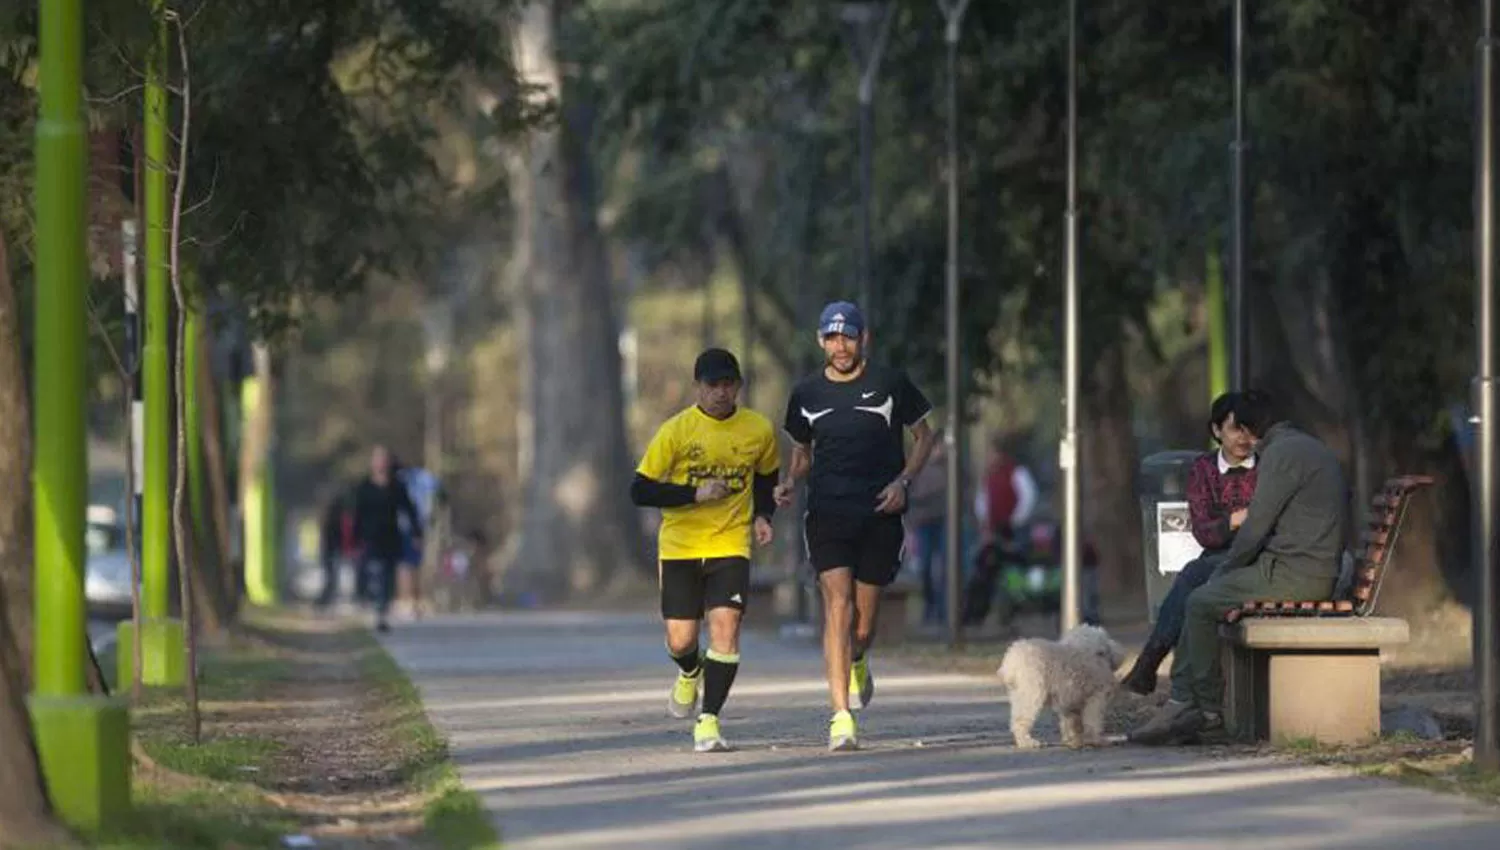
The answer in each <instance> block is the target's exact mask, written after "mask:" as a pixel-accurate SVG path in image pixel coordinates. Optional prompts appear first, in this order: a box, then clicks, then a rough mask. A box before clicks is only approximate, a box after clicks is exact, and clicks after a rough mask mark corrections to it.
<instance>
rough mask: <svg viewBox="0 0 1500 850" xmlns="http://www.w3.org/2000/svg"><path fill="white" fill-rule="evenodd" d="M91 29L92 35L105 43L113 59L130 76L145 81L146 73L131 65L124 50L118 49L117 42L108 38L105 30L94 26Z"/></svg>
mask: <svg viewBox="0 0 1500 850" xmlns="http://www.w3.org/2000/svg"><path fill="white" fill-rule="evenodd" d="M93 29H94V34H95V35H97V36H98V37H99V38H102V39H104V41H105V43H107V44H108V45H109V47H110V49H111V50H113V51H114V53H115V58H116V59H119V60H120V64H121V65H124V66H125V67H126V68H128V69H129V70H130V74H131V76H133V77H135V78H136V79H138V80H144V79H146V72H145V71H142V70H141V69H140V68H137V67H136V66H135V65H133V64H131V62H130V57H128V56H126V55H125V51H124V49H123V48H121V47H120V45H119V43H118V42H116V41H115V40H114V39H112V38H110V37H109V32H108V31H107V30H105V29H104V27H100V26H95V27H94V28H93Z"/></svg>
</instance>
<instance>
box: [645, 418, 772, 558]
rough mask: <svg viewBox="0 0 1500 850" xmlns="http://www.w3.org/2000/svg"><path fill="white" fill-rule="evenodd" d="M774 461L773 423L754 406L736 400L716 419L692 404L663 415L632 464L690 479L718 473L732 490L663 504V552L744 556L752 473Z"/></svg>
mask: <svg viewBox="0 0 1500 850" xmlns="http://www.w3.org/2000/svg"><path fill="white" fill-rule="evenodd" d="M778 468H780V457H779V453H778V451H777V447H776V430H775V428H773V427H772V426H771V420H769V419H767V418H766V417H764V416H762V415H760V414H759V413H756V412H755V411H753V410H748V409H746V408H743V407H737V408H735V411H734V413H732V414H730V416H729V418H728V419H714V418H713V417H712V416H709V415H708V414H706V413H704V412H703V411H702V410H701V409H700V408H699V407H698V406H697V405H693V406H692V407H689V408H688V409H686V410H684V411H682V412H681V413H678V414H677V415H676V416H673V417H672V418H671V419H668V420H667V421H666V422H664V423H663V424H662V426H661V428H659V429H657V431H656V436H654V437H652V438H651V444H650V445H649V446H647V447H646V454H645V456H644V457H642V458H641V463H640V465H639V466H637V467H636V472H639V473H640V474H641V475H644V476H646V477H647V478H650V479H652V480H653V481H660V482H663V483H668V484H689V485H691V486H693V487H697V486H698V485H699V484H701V483H703V482H704V481H706V480H708V479H711V478H721V479H723V480H724V482H725V483H726V484H728V485H729V491H730V492H729V495H728V496H725V497H724V498H722V499H718V500H716V501H712V502H704V503H702V504H692V505H683V506H682V507H677V508H663V509H662V512H661V530H660V532H659V533H658V540H657V548H658V552H659V556H660V557H661V559H662V560H673V559H677V558H734V557H740V558H748V557H750V525H751V519H752V514H753V513H754V510H755V495H754V490H755V487H754V484H755V476H756V475H757V474H759V475H771V474H773V473H775V472H776V470H777V469H778Z"/></svg>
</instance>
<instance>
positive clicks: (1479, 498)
mask: <svg viewBox="0 0 1500 850" xmlns="http://www.w3.org/2000/svg"><path fill="white" fill-rule="evenodd" d="M1480 26H1481V34H1480V38H1479V44H1478V54H1479V55H1478V73H1479V80H1478V81H1477V82H1478V85H1476V86H1475V91H1476V94H1477V95H1478V100H1479V102H1478V103H1477V104H1475V118H1476V120H1477V122H1478V124H1479V126H1478V128H1477V130H1478V132H1477V133H1476V134H1475V142H1476V143H1475V145H1474V184H1475V185H1474V194H1475V198H1474V211H1475V215H1476V218H1477V219H1478V220H1477V221H1476V222H1475V226H1474V260H1475V266H1476V268H1475V272H1476V277H1477V283H1478V286H1477V290H1478V291H1477V292H1476V294H1475V300H1476V302H1477V304H1476V307H1477V309H1476V310H1475V314H1476V317H1475V329H1474V330H1475V335H1476V336H1477V340H1476V345H1475V348H1476V350H1477V352H1478V367H1479V374H1478V376H1477V377H1476V378H1475V380H1474V396H1475V398H1474V410H1475V413H1476V414H1477V416H1478V419H1479V423H1478V424H1479V453H1478V461H1479V462H1478V470H1477V475H1476V476H1475V481H1474V488H1475V490H1476V491H1477V492H1476V493H1475V499H1474V505H1475V512H1474V517H1473V526H1474V553H1473V559H1474V560H1473V564H1474V570H1475V572H1476V573H1478V579H1479V581H1478V586H1479V597H1478V599H1477V600H1476V601H1475V606H1474V609H1475V614H1476V617H1475V623H1474V673H1475V676H1474V686H1475V690H1476V693H1475V700H1474V706H1475V713H1476V714H1477V715H1478V717H1477V718H1476V720H1477V722H1476V723H1475V724H1474V763H1475V765H1477V766H1479V767H1480V768H1483V769H1485V770H1491V771H1493V770H1500V622H1497V614H1500V611H1497V610H1496V609H1497V608H1500V600H1497V599H1496V595H1497V592H1500V587H1497V577H1496V575H1495V569H1496V563H1497V558H1496V551H1495V549H1496V544H1497V542H1500V541H1497V540H1496V533H1495V532H1496V523H1495V509H1496V505H1495V495H1496V493H1495V491H1496V474H1497V472H1500V469H1497V463H1496V461H1497V458H1496V448H1497V447H1496V445H1495V438H1496V436H1497V434H1496V431H1495V424H1496V422H1495V418H1496V416H1500V397H1497V393H1496V388H1495V379H1496V375H1495V368H1496V365H1497V364H1496V362H1495V361H1496V351H1495V117H1496V116H1495V106H1496V104H1495V2H1494V0H1480Z"/></svg>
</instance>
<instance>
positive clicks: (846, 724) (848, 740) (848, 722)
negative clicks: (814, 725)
mask: <svg viewBox="0 0 1500 850" xmlns="http://www.w3.org/2000/svg"><path fill="white" fill-rule="evenodd" d="M857 749H859V734H858V731H857V730H856V729H855V727H854V715H852V714H850V713H849V712H847V711H840V712H837V713H836V714H834V715H833V719H832V720H830V721H829V722H828V751H829V752H833V753H837V752H842V751H844V750H857Z"/></svg>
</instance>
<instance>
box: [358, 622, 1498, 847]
mask: <svg viewBox="0 0 1500 850" xmlns="http://www.w3.org/2000/svg"><path fill="white" fill-rule="evenodd" d="M659 628H660V627H659V624H658V623H657V622H656V621H655V619H654V618H653V617H652V616H650V614H649V613H646V612H643V613H642V615H641V616H638V617H636V616H621V615H618V614H578V613H503V614H484V615H477V616H467V617H448V618H439V619H431V620H424V621H422V622H419V623H404V624H397V625H396V627H395V631H394V632H393V633H391V634H389V635H387V636H384V638H383V640H384V643H385V645H386V647H387V648H388V649H389V650H390V652H391V653H392V654H393V655H394V656H395V658H396V660H397V661H398V662H399V663H400V664H401V665H402V667H404V668H405V669H406V670H407V672H408V674H409V675H410V676H411V678H412V680H413V681H414V682H415V683H416V684H417V686H418V687H419V688H420V689H421V690H422V694H423V697H424V699H425V700H426V704H427V707H428V711H429V714H430V715H431V717H432V720H433V722H434V724H435V725H436V726H437V727H438V729H439V730H441V731H442V732H443V733H444V734H446V735H448V736H449V738H450V740H451V742H452V749H453V754H454V757H455V758H456V760H457V761H458V763H459V765H460V767H461V770H462V772H463V776H464V780H465V782H466V783H467V784H468V785H469V787H471V788H472V789H474V790H475V791H476V792H477V793H478V794H479V795H480V796H481V797H482V798H483V800H484V802H485V804H486V805H487V806H488V807H489V809H490V811H491V812H492V813H493V815H494V818H495V821H496V823H497V825H498V826H499V829H500V831H501V835H502V837H503V839H504V843H505V846H506V847H507V848H508V849H509V850H523V848H525V850H531V848H538V850H540V848H559V850H562V849H563V848H568V850H582V848H595V847H598V848H604V847H608V848H641V850H645V848H669V847H672V848H675V847H682V848H693V850H704V848H824V847H828V848H923V847H1007V848H1055V847H1077V848H1095V847H1098V848H1104V847H1108V848H1143V850H1144V848H1150V850H1162V848H1205V847H1209V846H1214V845H1217V846H1223V847H1245V848H1256V850H1265V848H1267V847H1274V848H1275V850H1298V848H1314V847H1316V848H1343V847H1348V848H1355V847H1358V848H1410V847H1421V848H1424V850H1436V848H1481V847H1484V848H1488V847H1496V846H1500V810H1496V809H1493V808H1489V807H1486V806H1483V805H1481V804H1478V803H1474V802H1470V801H1467V800H1464V799H1462V798H1458V797H1450V796H1443V795H1438V794H1432V793H1428V792H1424V791H1419V790H1415V789H1411V788H1405V787H1401V786H1398V785H1395V784H1392V783H1388V782H1384V781H1379V780H1372V779H1361V778H1357V777H1352V776H1346V775H1343V774H1340V773H1338V772H1335V771H1332V770H1326V769H1320V768H1308V767H1297V766H1289V765H1287V764H1284V763H1281V762H1277V761H1272V760H1247V759H1241V760H1231V761H1226V760H1209V759H1205V758H1200V757H1194V756H1192V755H1190V754H1186V753H1182V752H1174V751H1156V750H1147V749H1143V748H1139V747H1130V746H1116V747H1111V748H1107V749H1104V750H1100V751H1093V752H1082V753H1074V752H1070V751H1068V750H1065V749H1061V748H1055V747H1052V748H1048V749H1044V750H1041V751H1033V752H1019V751H1017V750H1015V749H1013V748H1012V747H1011V746H1010V735H1009V733H1008V731H1007V730H1006V707H1005V703H1004V699H1003V695H1002V694H1001V693H1000V691H999V688H998V686H997V685H996V684H995V683H994V682H993V681H989V680H985V679H982V678H971V677H962V676H950V675H924V674H921V673H917V672H914V671H910V670H900V669H896V668H894V667H893V666H891V665H890V664H882V663H881V661H880V658H879V657H878V655H876V656H874V657H873V659H872V660H873V669H874V671H875V674H876V684H877V691H876V696H875V700H874V703H873V705H872V706H871V707H870V708H869V709H868V710H867V711H865V712H864V713H863V714H862V716H861V723H860V732H861V738H862V739H863V741H864V743H865V749H864V750H863V751H862V752H858V753H850V754H840V755H830V754H828V753H827V752H825V751H824V746H825V744H826V735H827V710H826V704H827V698H826V691H825V688H824V685H823V683H822V675H821V670H822V662H821V658H820V656H819V654H818V652H817V651H816V650H815V649H814V648H813V647H811V646H803V645H792V644H788V643H783V642H780V641H777V640H775V639H773V638H770V637H766V636H762V635H750V636H748V637H747V639H746V640H745V642H744V645H743V647H742V655H743V657H744V667H743V669H742V670H741V673H740V676H739V680H738V681H737V682H736V685H735V689H734V692H733V694H732V695H731V697H730V701H729V705H728V706H727V707H726V710H725V713H724V717H723V721H724V734H725V737H726V738H728V739H729V740H730V742H731V743H732V744H734V745H736V747H737V748H738V751H737V752H734V753H728V754H715V755H698V754H695V753H693V752H692V747H691V731H690V730H691V724H690V722H689V721H677V720H673V719H671V718H669V717H667V716H666V710H665V709H666V705H665V704H666V693H667V688H668V686H669V685H670V683H671V680H672V675H673V672H672V671H673V668H672V666H671V665H670V663H669V662H668V661H667V660H666V658H665V657H664V654H663V649H662V637H661V634H660V631H659ZM1041 734H1042V735H1043V738H1044V740H1051V741H1056V739H1057V735H1056V726H1055V724H1050V725H1048V726H1046V727H1043V730H1042V733H1041Z"/></svg>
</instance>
